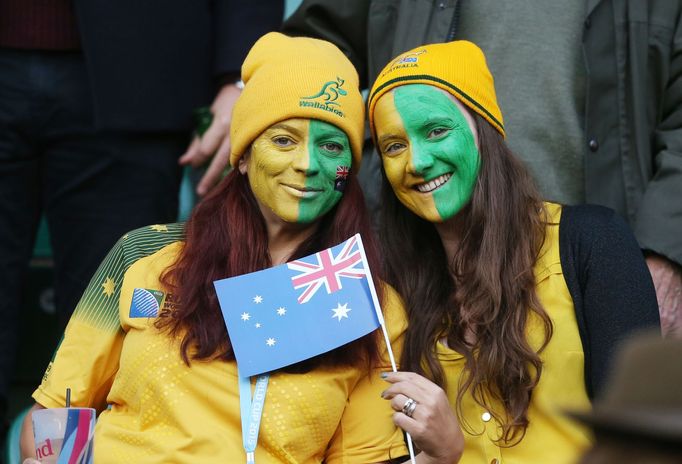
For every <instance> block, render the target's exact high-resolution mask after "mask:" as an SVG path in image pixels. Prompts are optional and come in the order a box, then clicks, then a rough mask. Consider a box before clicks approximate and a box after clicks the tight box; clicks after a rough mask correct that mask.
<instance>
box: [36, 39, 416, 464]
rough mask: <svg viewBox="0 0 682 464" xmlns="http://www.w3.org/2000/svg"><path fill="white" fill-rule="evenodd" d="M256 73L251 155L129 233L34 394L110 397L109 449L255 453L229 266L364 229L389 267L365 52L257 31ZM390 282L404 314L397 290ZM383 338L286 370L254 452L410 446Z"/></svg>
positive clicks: (105, 426) (334, 452)
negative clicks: (221, 301) (370, 162)
mask: <svg viewBox="0 0 682 464" xmlns="http://www.w3.org/2000/svg"><path fill="white" fill-rule="evenodd" d="M242 78H243V80H244V82H245V87H244V90H243V93H242V95H241V97H240V98H239V100H238V101H237V103H236V106H235V108H234V114H233V119H232V121H233V123H232V124H233V125H232V129H231V142H232V150H231V158H230V161H231V164H232V166H233V167H234V168H235V169H233V170H232V171H231V172H230V173H229V174H228V175H227V177H226V178H225V179H224V180H223V182H222V185H221V186H219V187H218V188H217V189H216V190H214V191H213V192H212V193H211V194H210V195H209V196H208V197H207V198H206V199H204V200H203V201H202V202H201V203H200V204H198V205H197V207H196V209H195V210H194V212H193V214H192V216H191V218H190V220H189V222H188V223H187V224H186V225H183V224H170V225H155V226H151V227H148V228H145V229H139V230H136V231H133V232H131V233H129V234H127V235H125V236H124V237H122V238H121V240H120V241H119V242H118V244H117V245H116V246H115V247H114V249H113V250H112V251H111V252H110V253H109V255H108V257H107V258H106V260H105V261H104V262H103V263H102V265H101V266H100V268H99V270H98V271H97V273H96V274H95V276H94V278H93V280H92V282H91V283H90V285H89V287H88V289H87V291H86V293H85V295H84V296H83V298H82V299H81V301H80V303H79V305H78V307H77V308H76V311H75V313H74V316H73V318H72V319H71V321H70V323H69V326H68V327H67V329H66V332H65V335H64V339H63V341H62V343H61V345H60V348H59V349H58V351H57V353H56V355H55V358H54V359H53V361H52V362H51V364H50V366H49V367H48V370H47V372H46V374H45V376H44V378H43V382H42V384H41V385H40V387H39V388H38V389H37V390H36V391H35V393H34V394H33V397H34V399H35V400H36V402H37V404H36V406H35V407H34V409H37V408H43V407H48V408H55V407H64V405H65V397H64V392H65V391H66V388H67V387H68V388H70V389H71V391H72V396H71V405H72V406H79V407H92V408H96V409H97V410H98V411H101V414H100V416H99V418H98V420H97V425H96V429H95V437H94V459H95V462H97V463H98V464H100V463H107V462H135V463H167V462H175V463H196V462H230V463H231V462H239V461H242V462H243V461H244V459H245V456H248V453H245V448H246V445H244V448H243V447H242V432H241V429H242V427H241V420H242V418H240V402H239V388H238V376H237V366H236V363H235V356H234V351H233V348H232V345H231V344H230V339H229V336H228V334H227V332H226V328H225V324H224V321H223V319H222V315H221V311H220V308H219V305H218V301H217V298H216V294H215V290H214V287H213V282H214V281H216V280H218V279H223V278H226V277H231V276H236V275H241V274H245V273H250V272H254V271H258V270H262V269H265V268H268V267H270V266H273V265H277V264H281V263H284V262H286V261H289V260H291V259H294V258H297V257H303V256H306V255H309V254H312V253H314V252H316V251H319V250H321V249H323V248H327V247H330V246H332V245H336V244H338V243H339V242H341V241H343V240H345V239H347V238H348V237H350V236H351V235H353V234H355V233H358V232H359V233H361V234H362V235H363V237H364V242H365V248H366V252H367V257H368V260H369V264H370V267H371V268H372V269H375V270H376V269H379V266H377V265H376V262H377V252H376V248H375V245H374V242H373V240H372V236H371V233H370V227H369V221H368V218H367V214H366V212H365V209H364V202H363V197H362V193H361V191H360V189H359V186H358V183H357V181H356V178H355V172H354V171H355V170H356V169H357V167H358V163H359V161H360V159H359V157H360V154H361V144H362V138H363V137H362V136H363V114H364V111H363V103H362V98H361V95H360V93H359V90H358V78H357V74H356V72H355V69H354V68H353V67H352V65H351V64H350V62H349V61H348V60H347V59H346V57H345V56H344V55H343V54H342V53H341V52H340V51H339V50H338V49H336V48H335V47H334V46H333V45H331V44H329V43H327V42H323V41H319V40H313V39H304V38H297V39H291V38H287V37H285V36H283V35H281V34H276V33H272V34H268V35H266V36H264V37H262V38H261V39H260V40H259V41H258V42H257V43H256V44H255V45H254V47H253V48H252V50H251V52H250V53H249V56H248V57H247V59H246V61H245V62H244V65H243V68H242ZM140 289H142V290H145V291H147V292H149V293H150V294H151V295H153V296H154V298H156V300H157V303H158V307H159V308H158V312H157V313H155V314H152V315H150V314H140V313H139V311H136V310H134V308H133V305H132V303H131V301H132V299H133V298H134V296H133V295H134V292H135V291H136V290H140ZM378 290H379V291H380V294H381V295H382V296H383V303H384V309H385V310H386V311H387V314H386V316H387V317H388V319H392V318H391V312H392V311H391V309H392V308H395V306H396V299H395V297H392V295H391V294H389V292H388V291H383V292H381V289H378ZM150 316H151V317H150ZM394 322H395V323H392V321H390V320H389V326H391V325H392V326H393V328H394V329H395V332H396V333H400V331H401V330H402V326H401V320H400V319H398V320H397V321H394ZM378 340H379V338H377V337H375V334H370V335H367V336H365V337H363V338H361V339H359V340H356V341H355V342H352V343H350V344H347V345H344V346H343V347H341V348H338V349H335V350H333V351H331V352H328V353H326V354H323V355H320V356H318V357H316V358H312V359H310V360H307V361H304V362H301V363H298V364H296V365H293V366H290V367H288V368H284V369H282V370H280V371H277V372H274V373H271V375H270V380H269V385H268V387H267V392H266V396H265V403H264V405H263V412H262V422H261V424H260V438H259V439H258V446H257V447H256V449H255V455H251V456H250V459H251V460H250V461H248V462H253V459H254V458H255V460H256V461H257V462H259V464H262V463H275V462H290V463H296V462H301V463H303V462H305V463H313V462H317V463H319V462H323V461H324V462H327V463H334V462H384V461H387V460H389V459H392V458H395V457H399V456H403V455H404V454H405V447H404V444H403V442H402V434H401V432H400V430H399V429H397V428H396V427H395V426H394V425H393V423H392V421H391V413H392V411H391V409H390V407H389V406H388V404H386V403H385V402H384V401H382V400H381V398H380V393H381V388H382V385H381V383H382V382H380V381H378V372H377V369H378V368H379V367H380V362H381V361H380V359H381V356H380V354H381V352H382V350H383V347H382V346H380V345H379V342H378ZM383 367H385V365H384V366H383ZM372 377H375V379H374V381H372ZM28 424H30V414H29V418H28V419H27V421H26V424H25V427H24V435H23V452H24V454H25V455H27V456H28V455H33V447H34V444H33V443H32V438H31V432H30V425H28ZM246 451H248V449H247V450H246Z"/></svg>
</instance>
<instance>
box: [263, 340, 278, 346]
mask: <svg viewBox="0 0 682 464" xmlns="http://www.w3.org/2000/svg"><path fill="white" fill-rule="evenodd" d="M275 343H276V340H275V339H274V338H268V339H267V340H266V341H265V344H266V345H268V346H274V345H275Z"/></svg>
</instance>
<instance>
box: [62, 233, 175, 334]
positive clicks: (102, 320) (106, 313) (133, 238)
mask: <svg viewBox="0 0 682 464" xmlns="http://www.w3.org/2000/svg"><path fill="white" fill-rule="evenodd" d="M184 237H185V223H174V224H165V225H153V226H146V227H142V228H139V229H136V230H133V231H131V232H128V233H127V234H125V235H124V236H123V237H121V238H120V239H119V240H118V242H117V243H116V245H114V247H113V248H112V249H111V251H109V254H108V255H107V257H106V258H104V261H102V264H100V266H99V269H97V272H95V275H94V277H93V278H92V280H91V281H90V283H89V284H88V287H87V289H86V290H85V293H83V296H82V297H81V299H80V301H79V302H78V305H77V306H76V309H75V311H74V313H73V316H72V318H74V319H78V320H79V321H80V322H84V323H87V324H89V325H92V326H93V327H97V328H98V329H101V330H105V331H117V330H119V329H120V328H121V322H120V318H119V300H120V293H121V284H122V283H123V277H124V275H125V273H126V272H127V270H128V268H130V266H132V265H133V264H134V263H135V262H136V261H138V260H139V259H141V258H144V257H146V256H150V255H152V254H154V253H156V252H157V251H159V250H160V249H162V248H164V247H166V246H168V245H170V244H171V243H173V242H177V241H181V240H184Z"/></svg>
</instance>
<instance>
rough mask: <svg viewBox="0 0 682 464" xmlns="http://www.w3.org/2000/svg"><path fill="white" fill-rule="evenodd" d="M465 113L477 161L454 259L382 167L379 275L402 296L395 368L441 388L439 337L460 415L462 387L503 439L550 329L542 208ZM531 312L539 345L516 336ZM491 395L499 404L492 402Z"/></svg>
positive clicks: (521, 418) (529, 184) (484, 126)
mask: <svg viewBox="0 0 682 464" xmlns="http://www.w3.org/2000/svg"><path fill="white" fill-rule="evenodd" d="M472 116H473V117H474V120H475V122H476V125H477V128H478V140H479V147H480V149H479V152H480V156H481V169H480V173H479V176H478V179H477V182H476V185H475V187H474V191H473V194H472V199H471V201H470V203H469V204H468V205H467V206H465V208H463V209H462V211H461V212H460V213H459V218H458V219H460V218H461V221H460V222H461V224H460V226H461V230H462V233H461V241H460V244H459V248H458V250H457V252H456V255H455V256H454V259H453V261H452V262H448V260H447V257H446V254H445V250H444V249H443V246H442V242H441V240H440V236H439V235H438V233H437V232H436V229H435V227H434V225H433V224H431V223H430V222H428V221H425V220H423V219H421V218H420V217H418V216H416V215H415V214H413V213H412V212H411V211H409V210H408V209H407V208H405V207H404V206H403V205H402V204H400V202H399V201H398V200H397V198H396V196H395V194H394V193H393V191H392V190H391V187H390V185H389V184H388V182H387V181H386V176H385V174H384V182H383V192H382V195H383V215H382V221H381V222H382V234H381V237H382V244H383V245H384V254H385V261H386V267H387V277H388V281H389V283H391V284H392V285H394V286H395V287H396V289H397V290H398V292H399V293H400V294H401V295H402V297H403V298H404V300H405V305H406V310H407V312H408V317H409V327H408V331H407V334H406V338H405V345H404V351H403V354H402V359H401V369H403V370H411V371H414V372H417V373H420V374H422V375H424V376H426V377H428V378H430V379H432V380H433V381H434V382H435V383H437V384H438V385H440V386H441V387H443V388H446V385H445V376H444V373H443V369H442V367H441V365H440V364H439V362H438V359H437V356H436V353H435V349H436V342H437V341H438V340H439V339H441V338H446V339H447V342H448V346H449V347H450V348H452V349H454V350H455V351H457V352H458V353H460V354H461V355H462V356H463V357H464V359H465V370H464V375H463V377H462V378H461V379H460V382H459V385H458V386H457V389H458V390H457V405H456V409H457V411H458V414H459V416H460V419H463V414H462V411H461V400H462V397H463V396H464V394H465V393H466V392H467V391H470V392H471V393H472V395H473V398H474V400H475V401H476V402H477V403H478V404H480V405H481V406H484V407H486V409H489V410H490V411H491V413H492V414H493V415H494V416H495V418H496V419H497V420H498V421H499V422H500V423H501V424H502V429H503V430H502V436H501V437H500V442H504V443H503V444H507V445H511V444H515V443H518V441H520V440H521V439H522V438H523V435H524V434H525V430H526V427H527V426H528V416H527V412H528V406H529V403H530V396H531V393H532V391H533V388H534V387H535V386H536V385H537V382H538V379H539V378H540V375H541V373H542V362H541V360H540V357H539V355H538V353H539V352H540V351H541V350H542V349H543V348H544V347H545V346H546V344H547V343H548V341H549V339H550V338H551V336H552V323H551V321H550V319H549V316H548V315H547V314H546V313H545V311H544V310H543V308H542V306H541V304H540V302H539V300H538V297H537V295H536V292H535V278H534V275H533V265H534V264H535V261H536V260H537V257H538V253H539V250H540V248H541V246H542V243H543V240H544V228H545V216H544V208H543V203H542V201H541V200H540V197H539V194H538V193H537V191H536V188H535V186H534V184H533V181H532V180H531V178H530V176H529V174H528V172H527V171H526V169H525V168H524V166H523V165H522V164H521V162H520V161H518V159H517V158H516V157H515V156H514V155H513V154H512V153H511V151H510V150H509V148H507V146H506V144H505V143H504V140H503V139H502V136H501V135H500V133H499V132H497V130H495V129H494V128H493V127H492V126H491V125H490V124H489V123H488V122H487V121H486V120H485V119H483V118H482V117H480V116H478V115H477V114H475V113H472ZM530 313H535V314H536V315H537V316H539V318H540V320H541V321H542V323H543V324H544V331H545V339H544V342H543V344H542V346H541V347H540V350H539V351H536V350H535V349H533V347H531V345H530V344H529V343H528V341H527V339H526V335H525V329H526V323H527V321H528V319H529V314H530ZM470 340H473V341H470ZM491 399H494V400H497V401H499V402H500V403H501V404H502V405H503V406H504V411H501V412H500V411H494V410H493V409H492V408H491V407H490V400H491ZM463 425H464V426H465V427H466V426H467V424H465V423H464V424H463Z"/></svg>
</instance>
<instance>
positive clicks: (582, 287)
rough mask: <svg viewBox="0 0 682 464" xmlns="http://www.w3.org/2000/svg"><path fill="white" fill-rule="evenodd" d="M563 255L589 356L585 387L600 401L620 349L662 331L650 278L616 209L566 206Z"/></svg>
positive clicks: (561, 228)
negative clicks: (640, 335) (645, 333)
mask: <svg viewBox="0 0 682 464" xmlns="http://www.w3.org/2000/svg"><path fill="white" fill-rule="evenodd" d="M559 253H560V257H561V267H562V269H563V274H564V278H565V280H566V284H567V286H568V289H569V292H570V293H571V297H572V298H573V304H574V306H575V313H576V318H577V320H578V330H579V332H580V338H581V340H582V345H583V351H584V353H585V386H586V388H587V394H588V396H589V397H590V399H593V398H594V397H595V396H597V397H598V396H599V394H600V392H601V389H602V387H603V386H604V385H603V384H604V380H605V379H606V376H607V375H608V374H609V371H608V369H609V367H610V365H611V361H612V358H613V355H614V351H615V350H616V349H617V348H618V344H619V343H620V342H622V341H623V340H624V339H626V338H628V337H629V336H631V335H632V334H633V333H634V332H636V331H640V330H644V329H654V328H657V329H658V330H660V320H659V313H658V303H657V301H656V292H655V289H654V285H653V282H652V280H651V275H650V274H649V270H648V268H647V266H646V263H645V262H644V259H643V256H642V251H641V250H640V248H639V245H638V244H637V241H636V240H635V237H634V235H633V234H632V231H631V230H630V228H629V227H628V225H627V224H626V223H625V221H624V220H623V219H621V218H620V216H618V215H617V214H616V213H614V212H613V211H612V210H611V209H609V208H605V207H601V206H593V205H581V206H564V207H563V209H562V213H561V222H560V225H559Z"/></svg>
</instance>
